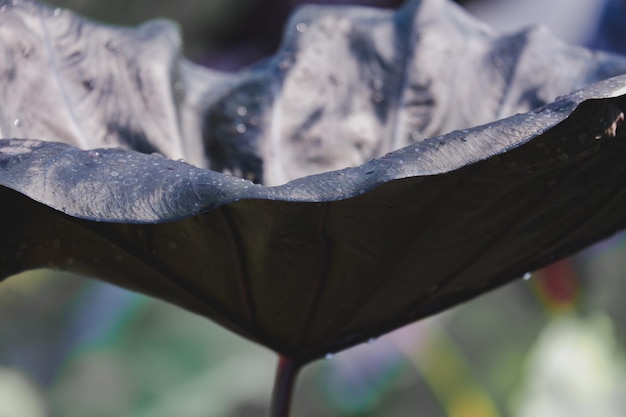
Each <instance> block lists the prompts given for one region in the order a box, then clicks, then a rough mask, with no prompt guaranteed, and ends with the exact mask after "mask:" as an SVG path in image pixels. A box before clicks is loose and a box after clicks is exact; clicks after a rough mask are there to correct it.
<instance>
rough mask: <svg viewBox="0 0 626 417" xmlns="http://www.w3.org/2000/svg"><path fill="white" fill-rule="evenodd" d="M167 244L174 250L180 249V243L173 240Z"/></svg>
mask: <svg viewBox="0 0 626 417" xmlns="http://www.w3.org/2000/svg"><path fill="white" fill-rule="evenodd" d="M167 246H168V247H169V248H170V249H172V250H175V249H178V243H176V242H174V241H173V240H170V241H169V242H167Z"/></svg>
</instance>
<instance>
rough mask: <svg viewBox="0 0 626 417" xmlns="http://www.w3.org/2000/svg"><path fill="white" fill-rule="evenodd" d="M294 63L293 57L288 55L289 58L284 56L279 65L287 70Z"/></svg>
mask: <svg viewBox="0 0 626 417" xmlns="http://www.w3.org/2000/svg"><path fill="white" fill-rule="evenodd" d="M293 64H294V61H293V58H289V57H287V58H283V59H282V60H281V61H280V64H279V67H280V69H282V70H286V69H289V68H291V67H293Z"/></svg>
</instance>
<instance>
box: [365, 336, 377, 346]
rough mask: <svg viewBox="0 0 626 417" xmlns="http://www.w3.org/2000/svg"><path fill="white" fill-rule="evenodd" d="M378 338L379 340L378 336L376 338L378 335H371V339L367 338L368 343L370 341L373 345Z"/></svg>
mask: <svg viewBox="0 0 626 417" xmlns="http://www.w3.org/2000/svg"><path fill="white" fill-rule="evenodd" d="M376 340H378V338H376V337H370V338H369V339H367V343H369V344H370V345H371V344H374V343H376Z"/></svg>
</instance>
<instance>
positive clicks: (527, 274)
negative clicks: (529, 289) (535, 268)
mask: <svg viewBox="0 0 626 417" xmlns="http://www.w3.org/2000/svg"><path fill="white" fill-rule="evenodd" d="M532 276H533V273H532V272H526V273H525V274H524V275H523V276H522V278H523V279H524V281H528V280H529V279H530V278H532Z"/></svg>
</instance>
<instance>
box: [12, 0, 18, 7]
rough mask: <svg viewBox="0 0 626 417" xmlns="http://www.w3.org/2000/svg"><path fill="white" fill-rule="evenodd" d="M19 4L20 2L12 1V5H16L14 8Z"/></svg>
mask: <svg viewBox="0 0 626 417" xmlns="http://www.w3.org/2000/svg"><path fill="white" fill-rule="evenodd" d="M17 3H19V0H12V1H11V4H12V5H14V6H17Z"/></svg>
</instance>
